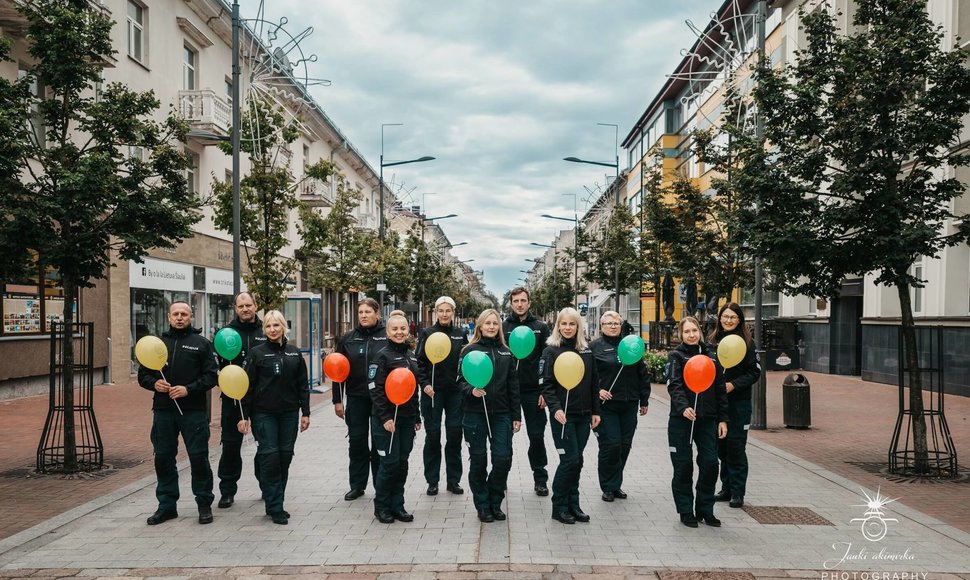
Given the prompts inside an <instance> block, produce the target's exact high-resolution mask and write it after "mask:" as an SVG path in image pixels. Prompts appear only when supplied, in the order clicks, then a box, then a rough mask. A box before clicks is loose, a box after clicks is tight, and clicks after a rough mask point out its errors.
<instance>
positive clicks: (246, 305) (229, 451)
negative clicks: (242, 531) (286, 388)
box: [218, 291, 266, 508]
mask: <svg viewBox="0 0 970 580" xmlns="http://www.w3.org/2000/svg"><path fill="white" fill-rule="evenodd" d="M233 307H234V308H235V310H236V317H235V318H234V319H232V320H231V321H230V322H229V324H228V325H226V328H231V329H233V330H235V331H236V332H238V333H239V337H240V338H241V339H242V350H241V351H239V355H238V356H236V358H234V359H232V360H226V359H224V358H222V357H221V356H220V357H219V368H220V369H222V368H223V367H225V366H227V365H237V366H242V364H243V361H245V360H246V355H247V354H248V353H249V351H251V350H252V349H253V348H255V347H257V346H259V345H261V344H263V343H265V342H266V337H265V336H263V321H262V320H260V319H259V317H258V316H256V311H257V310H258V307H257V306H256V301H255V299H254V298H253V295H252V294H250V293H249V292H245V291H243V292H240V293H239V294H237V295H236V299H235V300H234V301H233ZM220 398H221V399H222V416H221V419H220V426H221V429H222V436H221V439H222V456H221V457H220V458H219V493H220V494H221V497H220V498H219V504H218V505H219V507H220V508H227V507H230V506H231V505H232V504H233V503H234V502H235V496H236V490H237V489H238V485H237V484H238V482H239V478H240V477H241V476H242V453H241V451H242V443H243V434H242V433H240V432H239V429H237V428H236V425H237V424H238V423H239V421H240V420H242V415H241V414H240V407H239V401H236V400H235V399H230V398H229V397H227V396H226V395H225V394H223V395H221V397H220ZM247 419H248V417H247ZM254 463H255V464H256V468H255V469H256V472H257V478H258V477H259V473H258V472H259V463H258V462H255V461H254Z"/></svg>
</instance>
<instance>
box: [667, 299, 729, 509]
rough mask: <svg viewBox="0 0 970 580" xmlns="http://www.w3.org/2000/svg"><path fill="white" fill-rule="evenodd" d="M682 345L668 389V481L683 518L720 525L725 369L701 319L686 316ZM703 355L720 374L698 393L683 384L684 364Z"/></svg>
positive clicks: (673, 362) (672, 365)
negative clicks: (717, 488)
mask: <svg viewBox="0 0 970 580" xmlns="http://www.w3.org/2000/svg"><path fill="white" fill-rule="evenodd" d="M680 338H681V340H682V341H683V342H682V343H681V344H680V346H678V347H677V348H676V349H674V350H673V351H671V353H670V357H669V362H670V375H669V378H668V380H667V391H668V392H669V393H670V418H669V419H668V422H667V441H668V445H669V446H670V462H671V463H672V464H673V467H674V476H673V479H672V480H671V482H670V488H671V491H672V492H673V494H674V504H675V505H676V506H677V513H679V514H680V521H681V523H683V524H684V525H685V526H687V527H690V528H696V527H697V522H698V520H700V521H703V522H704V523H705V524H707V525H709V526H712V527H718V526H720V525H721V520H719V519H717V518H716V517H714V485H715V483H717V440H718V439H723V438H724V437H725V436H726V435H727V429H728V427H727V420H728V401H727V392H726V391H725V390H724V372H723V369H721V365H719V364H717V360H716V355H715V352H714V351H713V350H711V349H710V347H708V346H707V345H706V344H704V343H703V342H702V341H701V325H700V323H699V322H697V319H695V318H693V317H691V316H686V317H684V318H683V319H681V321H680ZM698 354H700V355H704V356H708V357H711V358H712V359H715V360H714V367H715V369H716V374H715V377H714V383H713V384H712V385H711V386H710V388H708V389H707V390H705V391H704V392H702V393H700V394H699V395H696V401H697V406H696V408H695V406H694V401H695V394H694V392H693V391H691V390H690V389H688V388H687V385H686V384H685V383H684V366H685V365H686V364H687V361H688V360H690V358H691V357H693V356H696V355H698ZM691 424H693V443H694V444H695V445H697V499H696V503H695V499H694V493H693V491H692V490H691V483H693V480H694V466H693V464H692V459H693V455H694V450H693V447H692V446H691Z"/></svg>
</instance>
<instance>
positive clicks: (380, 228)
mask: <svg viewBox="0 0 970 580" xmlns="http://www.w3.org/2000/svg"><path fill="white" fill-rule="evenodd" d="M402 125H404V123H381V167H380V178H379V181H380V190H381V199H380V216H378V218H379V219H378V221H379V222H380V223H379V225H378V230H377V231H378V237H379V238H380V240H381V244H383V243H384V168H385V167H396V166H398V165H407V164H409V163H423V162H425V161H434V159H435V158H434V157H431V156H428V155H425V156H424V157H419V158H417V159H408V160H405V161H389V162H386V163H385V162H384V127H400V126H402ZM422 231H423V228H422ZM377 289H378V291H380V295H381V312H383V311H384V292H385V291H386V290H387V286H385V284H384V280H383V278H382V279H381V283H380V284H378V285H377Z"/></svg>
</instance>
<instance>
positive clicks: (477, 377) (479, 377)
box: [461, 350, 495, 439]
mask: <svg viewBox="0 0 970 580" xmlns="http://www.w3.org/2000/svg"><path fill="white" fill-rule="evenodd" d="M494 373H495V367H494V365H493V364H492V359H491V358H489V356H488V355H487V354H485V353H484V352H482V351H480V350H473V351H471V352H469V353H468V354H466V355H465V357H464V358H462V359H461V374H462V376H463V377H465V380H466V381H468V384H469V385H471V386H473V387H475V388H476V389H481V390H483V391H484V390H485V388H486V387H487V386H488V383H489V382H491V380H492V375H493V374H494ZM482 406H483V407H485V426H486V427H487V428H488V438H489V439H491V438H492V424H491V422H490V421H489V418H488V406H487V405H486V404H485V395H482Z"/></svg>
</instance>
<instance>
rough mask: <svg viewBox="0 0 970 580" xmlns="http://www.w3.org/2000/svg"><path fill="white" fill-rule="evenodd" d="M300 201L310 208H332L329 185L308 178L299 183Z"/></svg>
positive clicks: (331, 193)
mask: <svg viewBox="0 0 970 580" xmlns="http://www.w3.org/2000/svg"><path fill="white" fill-rule="evenodd" d="M300 201H302V202H303V203H305V204H307V205H308V206H310V207H333V192H332V191H331V190H330V184H329V183H327V182H325V181H321V180H319V179H314V178H312V177H308V178H306V179H304V180H303V181H302V182H300Z"/></svg>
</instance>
